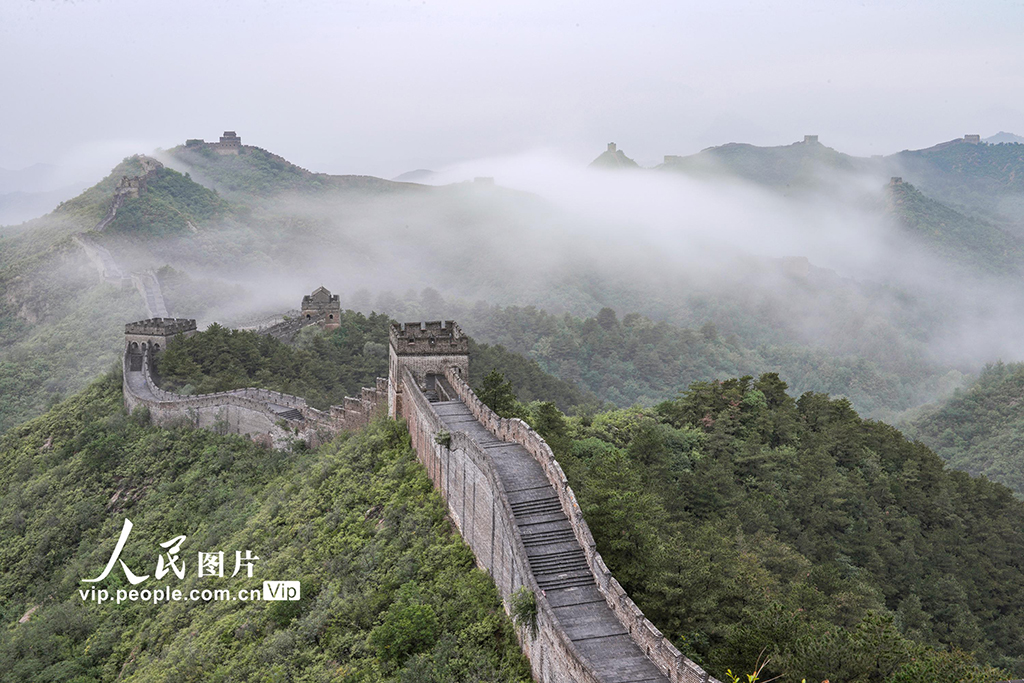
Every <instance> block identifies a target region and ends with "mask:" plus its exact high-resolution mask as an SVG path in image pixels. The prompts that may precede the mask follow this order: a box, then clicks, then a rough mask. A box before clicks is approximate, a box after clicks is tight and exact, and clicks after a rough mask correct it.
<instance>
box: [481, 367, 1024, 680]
mask: <svg viewBox="0 0 1024 683" xmlns="http://www.w3.org/2000/svg"><path fill="white" fill-rule="evenodd" d="M786 390H787V387H786V385H785V383H784V382H782V381H781V380H780V379H779V378H778V376H776V375H774V374H766V375H762V376H761V377H760V378H759V379H757V380H754V379H752V378H750V377H743V378H740V379H732V380H727V381H724V382H710V383H708V382H705V383H697V384H694V385H693V386H691V387H690V389H689V390H688V391H687V392H686V393H685V394H684V395H682V396H681V397H680V398H679V399H677V400H675V401H669V402H664V403H661V404H659V405H658V406H657V407H655V408H653V409H629V410H616V411H611V412H604V413H598V414H596V415H583V416H577V417H573V418H568V419H567V418H565V417H563V416H562V415H560V414H559V412H558V411H557V410H555V409H554V407H553V406H552V405H551V404H541V403H535V404H532V405H529V406H524V405H522V404H516V403H515V402H514V401H510V400H509V398H508V393H507V391H508V389H507V385H503V384H502V383H501V382H500V379H499V381H495V382H491V383H490V385H489V386H488V387H487V388H486V389H485V390H484V391H483V392H482V393H481V398H483V399H484V400H485V401H488V402H489V403H490V404H491V405H493V406H497V407H498V409H499V411H500V412H504V413H505V414H516V415H520V416H523V417H525V418H526V419H528V420H529V421H531V422H532V423H533V425H534V426H535V428H536V429H537V430H538V431H540V433H541V434H543V435H544V436H545V438H546V439H547V440H548V442H549V443H550V444H551V445H552V447H553V449H554V450H555V453H556V456H557V457H558V459H559V462H560V463H561V464H562V466H563V468H564V469H565V472H566V474H567V476H568V478H569V481H570V483H571V484H572V486H573V488H574V490H575V491H576V493H577V495H578V497H579V499H580V504H581V506H582V509H583V512H584V515H585V517H586V519H587V521H588V523H589V524H590V527H591V529H592V530H593V532H594V536H595V538H596V540H597V543H598V549H599V550H600V551H601V553H602V555H603V556H604V558H605V560H606V562H607V563H608V565H609V567H610V568H611V569H612V571H613V572H614V574H615V576H616V578H618V579H619V581H620V582H622V584H623V586H624V587H626V589H627V590H628V591H629V592H630V593H631V594H632V595H633V597H634V599H636V600H637V602H638V604H639V605H640V606H641V607H642V609H643V610H644V612H645V614H647V616H648V617H649V618H650V619H651V620H652V621H653V622H654V623H655V624H657V625H658V627H659V628H660V629H662V630H663V631H664V632H665V633H666V634H668V635H669V636H670V637H671V638H672V639H673V640H674V641H675V642H676V643H677V644H678V645H679V646H680V648H681V649H682V650H683V651H684V652H685V653H686V654H687V655H688V656H690V657H692V658H694V659H695V660H696V661H698V662H700V663H702V664H704V665H706V666H708V667H710V669H711V670H712V671H713V672H714V673H715V674H716V675H718V676H723V675H724V673H725V670H726V668H732V670H733V671H737V670H753V669H754V668H755V666H756V663H757V662H758V661H761V662H763V661H764V659H765V658H768V659H770V662H769V664H768V665H767V666H766V668H765V670H764V673H763V680H768V679H771V678H772V676H781V678H780V679H779V680H784V681H793V682H794V683H799V681H801V680H802V679H803V678H805V677H806V679H807V680H809V681H810V680H815V681H818V680H825V679H829V680H832V681H879V682H881V681H889V682H892V683H895V682H897V681H899V682H901V683H902V682H904V681H905V682H907V683H909V682H910V681H950V682H952V681H996V680H1002V679H1005V678H1006V677H1007V676H1008V674H1007V673H1000V672H997V671H994V670H992V669H990V668H987V667H989V666H996V667H1001V668H1004V669H1006V670H1008V671H1011V672H1014V673H1016V674H1017V675H1018V676H1019V675H1020V674H1021V673H1022V672H1024V649H1022V647H1021V643H1022V642H1024V639H1022V638H1024V613H1022V612H1021V610H1020V607H1019V606H1020V605H1021V604H1022V601H1024V568H1022V563H1021V559H1022V558H1024V532H1022V529H1024V505H1022V504H1021V503H1020V502H1019V501H1017V500H1016V499H1015V498H1014V497H1013V495H1012V493H1011V492H1010V491H1009V490H1008V489H1006V488H1005V487H1003V486H1001V485H999V484H994V483H991V482H989V481H986V480H984V479H973V478H971V477H970V476H968V475H967V474H964V473H962V472H955V471H949V470H946V469H944V465H943V463H942V461H941V460H940V459H939V458H938V457H937V456H936V455H935V454H934V453H932V452H931V451H929V450H928V449H927V448H926V447H925V446H923V445H920V444H915V443H911V442H909V441H907V440H906V439H905V438H904V437H903V436H902V435H901V434H900V433H899V432H898V431H897V430H895V429H894V428H892V427H890V426H888V425H885V424H882V423H878V422H871V421H865V420H862V419H861V418H860V417H859V416H858V415H857V413H856V412H854V411H853V410H852V409H851V407H850V404H849V402H848V401H846V400H835V399H830V398H829V397H828V396H825V395H823V394H814V393H807V394H804V395H803V396H801V397H800V398H799V399H794V398H792V397H791V396H789V395H788V393H787V391H786ZM971 653H973V655H972V654H971Z"/></svg>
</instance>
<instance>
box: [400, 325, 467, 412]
mask: <svg viewBox="0 0 1024 683" xmlns="http://www.w3.org/2000/svg"><path fill="white" fill-rule="evenodd" d="M388 338H389V342H390V343H389V346H390V351H389V356H390V360H389V365H388V415H390V416H391V417H392V418H398V417H401V416H402V377H403V374H404V372H405V369H406V368H408V369H409V371H410V372H411V373H412V376H413V379H414V380H415V382H416V384H417V386H419V388H420V389H421V390H423V391H424V392H432V391H435V390H436V389H437V387H438V382H439V381H440V382H442V383H443V381H444V380H443V378H444V375H445V371H447V370H448V368H450V367H455V368H458V370H459V372H460V373H461V374H462V376H463V377H467V378H468V377H469V338H468V337H467V336H466V335H465V334H464V333H463V332H462V328H461V327H459V326H458V324H457V323H456V322H455V321H454V320H435V321H432V322H420V323H394V324H393V325H391V331H390V334H389V335H388ZM439 378H440V379H439Z"/></svg>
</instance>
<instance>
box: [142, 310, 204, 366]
mask: <svg viewBox="0 0 1024 683" xmlns="http://www.w3.org/2000/svg"><path fill="white" fill-rule="evenodd" d="M195 333H196V321H195V320H191V319H188V318H149V319H148V320H140V321H138V322H134V323H128V324H127V325H125V326H124V351H125V353H127V354H128V355H129V361H130V364H129V369H130V370H131V371H133V372H137V371H139V370H142V352H143V351H144V350H145V349H147V348H148V349H149V351H150V359H152V358H153V357H154V356H156V355H157V354H158V353H160V352H161V351H163V350H164V349H166V348H167V345H168V344H170V343H171V340H172V339H174V338H175V337H179V336H180V337H191V336H192V335H193V334H195Z"/></svg>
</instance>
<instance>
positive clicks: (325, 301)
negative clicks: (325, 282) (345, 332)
mask: <svg viewBox="0 0 1024 683" xmlns="http://www.w3.org/2000/svg"><path fill="white" fill-rule="evenodd" d="M302 318H303V319H304V320H310V321H312V320H320V325H321V326H322V327H323V328H325V329H328V330H333V329H335V328H337V327H338V325H339V324H340V320H341V299H339V298H338V295H337V294H331V290H329V289H327V288H326V287H323V286H321V287H317V288H316V289H314V290H313V293H312V294H307V295H306V296H304V297H302Z"/></svg>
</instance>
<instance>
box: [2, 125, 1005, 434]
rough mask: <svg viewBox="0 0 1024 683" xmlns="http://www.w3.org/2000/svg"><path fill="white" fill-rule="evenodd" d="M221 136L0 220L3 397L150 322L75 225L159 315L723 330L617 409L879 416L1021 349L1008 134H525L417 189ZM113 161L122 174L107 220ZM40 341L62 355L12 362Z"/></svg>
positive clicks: (547, 358) (72, 377)
mask: <svg viewBox="0 0 1024 683" xmlns="http://www.w3.org/2000/svg"><path fill="white" fill-rule="evenodd" d="M239 152H240V153H238V154H233V153H232V154H221V153H219V152H218V151H217V148H216V145H212V146H211V145H205V144H203V145H192V146H186V145H181V146H178V147H174V148H171V149H169V150H165V151H159V152H157V153H155V154H154V155H153V157H152V158H153V159H154V160H155V161H158V162H159V164H158V165H162V167H161V168H156V167H155V166H153V164H151V163H150V162H147V161H145V159H146V157H130V158H128V159H126V160H125V162H124V163H122V164H121V165H119V166H118V167H117V168H115V169H114V170H113V172H112V173H111V174H110V175H109V176H108V177H107V178H106V179H104V180H103V181H102V182H100V183H99V184H97V185H96V186H94V187H92V188H90V189H89V190H87V191H86V192H84V193H82V194H81V195H79V196H78V197H75V198H74V199H71V200H69V201H66V202H64V203H63V204H62V205H61V206H60V207H58V208H57V209H56V210H55V211H54V212H52V213H51V214H48V215H46V216H44V217H42V218H39V219H36V220H34V221H30V222H29V223H27V224H25V225H24V226H21V227H20V228H18V229H17V230H12V229H11V228H6V229H4V230H3V231H2V232H0V234H2V235H4V236H3V238H2V239H0V255H2V258H3V271H2V273H0V282H2V285H3V287H2V289H3V298H2V306H3V309H2V311H0V316H2V317H0V321H2V324H0V354H3V356H2V357H4V358H6V359H14V358H19V359H22V360H21V362H19V363H17V364H15V363H13V362H12V361H10V360H9V361H8V362H9V364H8V365H7V366H6V367H7V372H8V378H7V379H6V380H5V381H7V382H11V383H9V384H6V385H5V386H10V387H12V388H17V387H23V385H24V384H25V383H28V384H29V385H32V386H33V387H34V388H33V390H32V391H30V392H28V394H27V395H26V398H25V400H26V401H27V404H26V406H23V407H22V408H21V409H17V410H13V413H17V414H18V415H20V416H24V415H27V414H31V412H32V410H38V408H39V407H41V405H42V404H43V403H45V400H47V399H46V398H45V397H46V396H51V397H52V396H58V395H64V394H66V393H68V392H70V391H73V390H74V389H75V388H77V387H78V386H81V383H82V382H84V380H85V377H84V376H82V374H81V373H80V372H79V371H77V370H74V369H71V368H75V367H80V368H83V371H85V372H91V373H93V374H94V373H95V364H99V365H102V364H104V363H108V362H110V360H111V359H112V358H113V357H114V354H115V353H116V349H117V347H118V345H117V342H116V339H117V336H118V331H119V326H120V324H123V322H124V320H126V319H127V318H126V315H127V316H128V317H132V316H135V317H145V314H146V311H145V308H144V305H142V302H141V301H136V302H135V303H133V304H132V305H131V306H127V308H126V304H127V303H128V302H129V301H133V293H132V291H131V290H132V286H131V285H130V284H128V285H122V286H120V287H114V286H113V285H111V284H109V283H107V284H104V283H102V282H100V278H99V277H98V276H97V269H96V266H95V264H94V263H92V262H90V261H89V259H88V258H87V255H86V254H85V253H84V252H83V249H82V248H81V247H80V246H78V244H77V243H76V242H75V240H74V239H73V237H74V236H75V235H78V234H82V233H85V235H87V236H88V239H90V240H93V241H94V242H95V243H96V244H98V245H99V246H101V247H102V248H103V249H105V250H107V252H108V253H109V254H110V255H111V258H113V259H114V260H115V261H116V262H117V263H118V264H119V265H118V268H119V269H120V271H123V273H124V274H125V277H127V274H129V273H132V272H140V273H141V272H152V273H154V274H159V280H160V281H161V282H162V284H163V289H164V294H165V297H166V300H167V307H168V310H169V313H170V314H171V315H175V316H184V317H196V318H198V319H199V320H200V322H201V324H207V323H209V322H213V321H220V322H224V323H227V324H235V325H240V324H247V323H251V322H252V321H255V320H260V319H267V318H273V317H274V316H279V315H280V314H282V313H284V312H286V311H288V310H290V309H292V308H294V307H295V305H296V302H297V301H298V298H299V297H300V296H301V294H302V293H303V292H308V291H311V290H312V289H313V288H314V287H316V286H318V285H320V284H325V285H327V286H328V287H329V288H331V289H332V291H335V292H338V293H340V294H341V297H342V302H343V305H345V306H347V307H351V308H353V309H358V310H362V311H364V312H367V313H368V312H370V311H371V310H375V311H378V312H385V313H388V314H390V315H392V316H396V317H403V316H406V317H408V316H411V317H418V316H426V317H441V316H445V317H455V315H456V314H458V316H459V317H460V318H462V319H465V320H474V319H475V321H476V322H475V324H476V325H477V326H478V329H479V330H481V331H482V330H490V331H489V332H476V331H475V330H474V329H473V327H472V326H469V327H467V331H469V332H470V334H479V335H480V338H479V341H483V342H488V341H495V340H496V339H497V338H498V337H499V336H500V337H502V338H503V340H504V343H507V344H511V345H512V346H514V347H516V348H517V349H518V350H520V351H521V352H523V353H526V354H528V355H530V356H531V357H533V358H534V359H535V360H537V361H538V362H540V363H541V365H542V367H544V368H545V369H546V370H548V371H551V372H555V373H556V374H558V372H559V370H558V368H559V367H564V373H567V374H566V376H565V377H563V378H568V379H572V380H573V381H579V378H578V377H575V378H573V377H570V376H569V375H571V374H572V373H574V372H578V371H570V370H569V369H568V368H569V367H570V365H574V366H575V367H579V365H578V363H577V361H576V360H573V362H572V364H570V365H565V363H564V362H563V361H560V360H559V359H558V355H559V353H558V352H559V349H557V348H555V349H551V348H549V347H548V346H545V345H540V346H537V344H539V343H540V341H541V339H544V338H547V339H549V342H546V343H550V341H551V340H552V339H554V337H551V336H550V335H549V334H548V333H547V332H545V331H543V330H539V331H538V330H530V329H524V330H523V332H522V334H518V335H517V334H516V333H515V332H509V331H503V332H500V333H499V332H498V331H497V328H496V326H494V325H492V324H489V318H488V316H489V315H491V314H489V313H487V311H489V310H493V309H490V308H489V307H490V306H495V305H497V306H500V307H513V309H512V310H519V309H523V308H524V307H525V308H529V307H533V308H536V309H540V310H541V311H544V312H546V313H547V314H550V315H554V316H561V315H565V314H568V315H569V316H571V317H573V318H575V319H578V320H581V321H582V320H584V319H587V318H590V317H592V316H596V315H597V314H598V313H599V312H600V311H601V310H602V309H605V308H608V309H611V310H613V311H615V312H616V313H617V314H618V317H619V318H623V319H625V318H624V316H627V315H631V314H639V315H640V316H642V318H643V319H644V320H648V321H650V324H653V325H668V326H670V327H669V329H671V330H676V331H677V332H673V333H671V334H669V335H668V336H664V337H660V338H664V339H668V338H669V337H671V336H673V335H676V334H677V333H678V334H679V335H683V337H681V338H684V337H685V334H689V333H687V332H686V330H690V331H691V332H692V333H695V332H696V331H697V330H705V332H706V334H707V335H709V339H713V340H720V342H716V343H721V344H722V345H723V347H722V352H721V353H720V352H719V351H715V353H716V354H718V355H717V356H716V358H718V359H719V360H716V361H714V362H710V361H709V362H707V363H698V364H697V365H695V366H693V369H691V370H689V371H685V372H684V371H681V370H678V371H673V372H683V375H677V376H676V377H675V379H672V378H666V379H665V380H664V381H663V382H659V383H656V384H655V385H654V386H662V387H663V389H651V388H646V389H639V388H637V389H636V390H634V391H631V392H625V393H619V394H616V395H617V398H609V400H614V401H635V400H640V401H641V402H651V401H657V400H662V399H664V398H670V397H671V395H673V393H674V392H675V391H678V390H679V387H680V386H681V385H682V386H685V384H684V380H685V381H693V380H694V379H711V378H713V377H715V376H729V375H732V374H736V373H742V372H750V373H754V372H758V371H763V370H768V369H770V370H775V371H780V372H782V373H783V374H784V375H785V376H788V379H789V380H790V381H791V383H792V386H793V389H794V390H795V391H804V390H820V391H829V392H831V393H833V394H838V395H845V396H849V397H850V398H851V399H852V400H853V401H854V404H855V406H857V407H858V408H859V409H861V410H862V411H864V412H866V413H867V414H868V415H872V416H876V417H886V418H892V417H895V416H896V415H898V414H899V413H900V412H901V411H903V410H906V409H908V408H910V407H913V406H915V405H919V404H921V403H925V402H930V401H933V400H936V398H938V397H940V396H942V395H944V393H945V392H948V391H951V390H952V389H953V388H955V387H956V386H960V385H961V384H962V383H963V382H964V381H965V380H964V378H965V377H966V376H968V375H970V374H971V373H974V372H977V371H978V370H979V369H980V368H981V367H982V366H983V365H984V364H985V363H987V362H991V361H995V360H1000V359H1002V360H1005V361H1013V360H1017V357H1018V355H1019V347H1018V344H1017V341H1016V340H1017V339H1019V338H1020V336H1021V335H1022V334H1024V297H1022V292H1021V288H1020V285H1019V281H1020V273H1021V269H1022V266H1024V247H1022V243H1021V239H1022V236H1024V188H1022V186H1021V185H1020V180H1019V178H1020V177H1021V174H1020V172H1019V171H1020V170H1021V165H1022V164H1024V145H1018V144H994V145H993V144H983V143H979V142H977V140H973V139H970V138H967V139H960V140H954V141H951V142H947V143H942V144H939V145H936V146H934V147H932V148H929V149H925V150H918V151H908V152H900V153H898V154H895V155H890V156H887V157H881V158H879V157H874V158H862V157H853V156H850V155H846V154H843V153H842V152H839V151H837V150H834V149H831V148H829V147H828V146H826V145H825V144H822V143H821V142H819V141H818V140H817V139H816V138H814V137H813V136H808V138H806V139H805V140H804V141H801V142H797V143H794V144H791V145H786V146H782V147H769V148H766V147H755V146H752V145H743V144H727V145H723V146H720V147H713V148H709V149H706V150H704V151H702V152H699V153H698V154H695V155H691V156H686V157H680V156H668V157H666V159H665V162H664V163H663V164H661V165H659V166H658V167H656V168H654V169H642V168H639V167H632V166H629V165H628V164H627V165H625V166H622V165H614V166H615V167H614V168H610V169H604V168H599V166H600V164H598V165H597V166H598V167H591V168H583V167H580V166H579V165H576V164H573V163H570V162H568V161H566V160H564V159H562V158H559V157H558V156H556V155H554V154H550V153H543V152H538V153H530V154H522V155H517V156H512V157H504V158H494V159H482V160H478V161H474V162H468V163H465V164H462V165H460V166H457V167H453V168H449V169H444V170H440V171H434V172H430V175H429V176H423V175H419V176H417V177H420V178H422V179H424V180H428V181H429V182H430V185H422V184H417V183H412V182H394V181H388V180H382V179H378V178H373V177H369V176H331V175H327V174H321V173H316V172H313V171H310V170H306V169H303V168H300V167H298V166H295V165H294V164H291V163H290V162H288V161H287V160H286V159H284V158H282V157H280V156H278V155H275V154H273V153H272V152H270V151H267V150H264V149H261V148H259V147H256V146H251V145H246V144H241V145H240V147H239ZM608 155H612V156H613V157H615V158H616V159H618V158H620V156H621V158H624V159H627V160H628V157H627V156H626V154H625V152H624V150H620V149H617V148H616V149H614V150H612V149H611V147H610V148H609V151H606V152H605V153H604V154H602V155H601V156H600V157H599V158H598V159H599V160H600V159H602V158H610V157H608ZM154 163H155V162H154ZM146 169H149V170H146ZM417 173H419V172H417ZM124 177H129V178H143V181H142V183H141V186H140V187H139V189H138V190H137V196H127V198H125V199H123V204H122V205H120V208H119V209H118V210H117V215H116V216H112V217H111V216H108V214H110V212H111V206H112V202H114V198H115V195H116V193H117V192H119V190H118V189H117V188H118V184H119V183H120V182H121V179H122V178H124ZM105 217H108V218H109V219H110V220H109V222H108V223H107V224H105V225H103V227H102V229H101V230H97V229H96V228H97V226H98V225H100V224H101V223H102V222H103V221H104V220H105ZM125 282H127V280H125ZM428 290H429V292H432V294H429V295H428ZM135 296H136V297H137V295H135ZM132 309H135V312H134V313H131V314H129V311H130V310H132ZM474 311H476V312H477V313H476V314H474ZM517 315H518V314H517ZM410 319H411V318H410ZM524 320H526V318H524ZM631 320H632V319H631ZM644 324H647V323H644ZM573 325H575V323H574V324H573ZM573 325H570V326H569V328H572V327H573ZM96 326H98V327H99V328H102V330H103V331H102V332H101V333H97V328H96ZM569 328H566V329H569ZM86 330H89V332H88V339H81V338H80V337H81V335H82V334H84V333H85V331H86ZM510 335H511V336H510ZM71 339H74V340H75V341H70V340H71ZM528 339H533V341H532V342H530V343H527V340H528ZM639 339H643V336H642V335H641V336H640V337H639ZM560 343H568V342H566V341H565V340H564V339H563V340H562V342H560ZM652 343H653V342H652ZM725 349H731V350H730V351H728V352H727V353H725V352H724V350H725ZM662 352H663V351H662ZM707 352H708V353H711V351H710V350H708V351H707ZM588 353H589V352H588ZM723 353H724V355H723ZM53 354H58V355H61V356H68V357H73V358H75V359H76V360H75V362H71V361H70V360H69V362H68V364H67V365H68V368H67V369H61V368H57V369H55V370H47V371H44V372H42V373H33V374H32V376H31V377H23V378H22V379H12V377H14V376H15V375H21V374H24V372H25V371H24V367H25V361H26V360H28V359H32V358H38V359H39V361H38V362H43V360H42V359H43V358H48V357H52V356H53ZM81 356H86V357H84V358H83V357H81ZM812 357H813V358H816V359H817V360H815V361H811V360H810V359H811V358H812ZM725 358H731V359H732V360H730V361H725V360H723V359H725ZM797 359H799V360H797ZM670 361H671V358H670V357H668V356H665V357H664V358H663V360H662V361H659V362H658V363H657V365H655V366H652V367H667V366H669V365H671V363H670ZM33 362H34V361H33ZM588 362H590V361H588ZM593 362H597V361H593ZM29 365H31V363H29ZM766 365H767V367H765V366H766ZM62 366H63V364H62ZM700 367H703V369H702V370H699V369H697V368H700ZM825 367H829V368H831V370H830V371H828V372H826V373H824V374H823V372H822V370H821V369H822V368H825ZM15 368H20V369H15ZM687 373H689V374H687ZM684 375H685V376H684ZM90 376H91V375H90ZM591 388H592V387H591ZM652 391H653V392H654V393H651V392H652ZM659 392H667V393H659ZM609 396H611V395H609ZM31 406H36V407H35V408H32V407H31ZM8 410H12V409H11V408H8ZM25 411H27V412H25Z"/></svg>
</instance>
